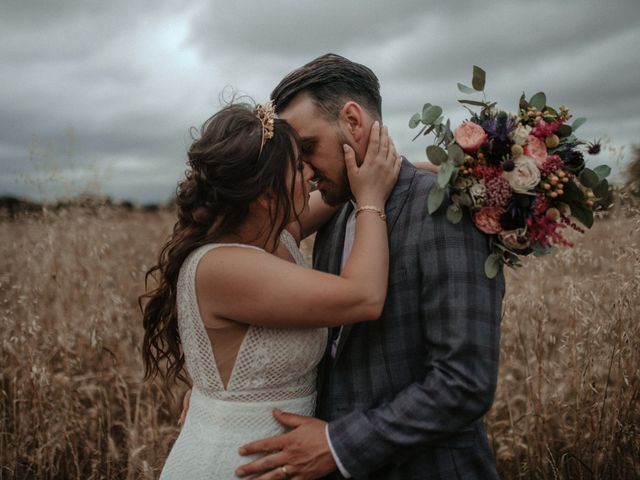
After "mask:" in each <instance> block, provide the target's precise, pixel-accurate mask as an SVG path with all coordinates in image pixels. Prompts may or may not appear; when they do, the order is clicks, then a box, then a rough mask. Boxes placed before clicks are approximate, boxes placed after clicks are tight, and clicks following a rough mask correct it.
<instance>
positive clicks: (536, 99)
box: [529, 92, 547, 111]
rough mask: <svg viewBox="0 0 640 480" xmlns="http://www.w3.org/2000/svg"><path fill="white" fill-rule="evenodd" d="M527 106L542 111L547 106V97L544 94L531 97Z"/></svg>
mask: <svg viewBox="0 0 640 480" xmlns="http://www.w3.org/2000/svg"><path fill="white" fill-rule="evenodd" d="M529 104H530V105H531V106H532V107H534V108H536V109H538V110H540V111H542V110H544V107H545V106H546V105H547V96H546V95H545V94H544V92H538V93H536V94H535V95H534V96H533V97H531V100H529Z"/></svg>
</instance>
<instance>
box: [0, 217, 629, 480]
mask: <svg viewBox="0 0 640 480" xmlns="http://www.w3.org/2000/svg"><path fill="white" fill-rule="evenodd" d="M610 217H611V218H608V219H607V220H603V221H600V222H599V223H598V224H597V225H596V226H595V227H594V228H593V230H592V231H591V232H589V233H588V234H587V235H586V236H585V237H584V238H581V239H579V240H578V242H577V245H576V248H574V249H572V250H565V251H562V252H557V253H556V254H554V255H552V256H550V257H547V258H545V259H541V260H535V261H530V262H529V264H528V266H527V268H526V269H524V270H520V271H519V277H515V276H512V275H510V274H507V277H508V293H507V297H506V300H505V316H504V320H503V333H502V359H501V361H502V364H501V371H500V382H499V386H498V392H497V395H496V400H495V404H494V407H493V409H492V411H491V412H490V414H489V415H488V417H487V425H488V430H489V432H490V435H491V439H492V442H493V446H494V449H495V451H496V456H497V460H498V465H499V470H500V472H501V474H502V477H503V478H616V479H617V478H638V477H640V432H639V428H640V398H639V395H640V392H639V388H640V373H639V369H638V366H639V365H640V299H639V297H640V235H639V232H640V213H639V212H638V209H637V208H635V207H633V206H630V205H626V206H625V207H623V208H620V209H618V210H617V211H615V212H614V213H613V214H611V215H610ZM172 222H173V219H172V215H171V213H168V212H163V211H158V212H141V211H135V210H134V211H125V210H121V209H117V208H113V207H108V208H107V207H104V208H98V209H89V210H87V209H83V208H80V207H78V208H73V207H70V208H66V209H63V210H60V211H58V212H48V213H45V214H37V215H33V214H32V215H27V216H24V217H22V218H18V219H16V220H9V219H6V218H5V219H3V220H0V238H1V239H2V243H1V247H0V255H1V258H2V263H1V264H0V302H1V303H2V309H1V313H0V314H1V317H2V335H1V337H0V338H1V340H2V347H1V349H0V382H1V386H0V406H1V408H0V479H23V478H60V479H63V478H64V479H76V478H82V479H92V478H107V479H111V478H155V477H156V476H157V474H158V472H159V469H160V467H161V465H162V462H163V460H164V458H165V456H166V454H167V452H168V449H169V448H170V445H171V442H172V441H173V439H174V438H175V435H176V433H177V428H176V425H175V423H176V422H175V420H176V418H177V417H176V415H177V413H176V412H177V409H178V405H177V404H176V402H175V401H172V400H171V398H170V396H168V394H167V392H165V391H164V390H163V389H162V388H161V387H160V386H158V385H150V384H142V383H141V382H140V380H141V376H142V375H141V372H142V365H141V359H140V340H141V333H142V332H141V324H140V315H139V312H138V309H137V303H136V297H137V295H139V294H140V293H141V292H142V288H143V285H142V278H143V272H144V271H145V270H146V269H147V268H148V267H149V266H150V265H151V264H152V262H153V261H154V259H155V255H156V253H157V250H158V247H159V245H160V244H161V242H162V241H163V239H164V238H165V236H166V235H167V234H168V232H169V230H170V227H171V224H172ZM307 248H308V245H307ZM174 394H175V396H176V397H180V396H181V390H180V388H176V389H175V391H174Z"/></svg>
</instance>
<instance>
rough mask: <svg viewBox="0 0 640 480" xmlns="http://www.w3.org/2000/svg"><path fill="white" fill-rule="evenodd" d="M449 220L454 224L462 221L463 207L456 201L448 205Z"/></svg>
mask: <svg viewBox="0 0 640 480" xmlns="http://www.w3.org/2000/svg"><path fill="white" fill-rule="evenodd" d="M447 220H449V221H450V222H451V223H454V224H455V223H460V220H462V209H461V208H460V207H459V206H458V205H456V204H455V203H452V204H451V205H449V206H448V207H447Z"/></svg>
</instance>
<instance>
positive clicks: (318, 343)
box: [160, 231, 327, 480]
mask: <svg viewBox="0 0 640 480" xmlns="http://www.w3.org/2000/svg"><path fill="white" fill-rule="evenodd" d="M281 241H282V243H283V244H284V245H285V246H286V247H287V249H288V250H289V252H290V253H291V255H292V257H293V258H294V259H295V261H296V263H297V264H299V265H305V261H304V258H303V256H302V254H301V253H300V250H299V249H298V248H297V246H296V244H295V241H293V238H292V237H291V235H290V234H289V233H288V232H286V231H285V232H283V235H282V236H281ZM223 246H236V247H241V248H255V249H258V248H257V247H252V246H250V245H243V244H209V245H204V246H202V247H200V248H198V249H197V250H195V251H194V252H192V253H191V254H190V255H189V257H187V259H186V260H185V262H184V264H183V266H182V268H181V270H180V275H179V278H178V293H177V307H178V325H179V330H180V338H181V341H182V345H183V349H184V355H185V361H186V368H187V371H188V372H189V375H190V376H191V379H192V380H193V391H192V394H191V403H190V407H189V412H188V414H187V418H186V420H185V423H184V426H183V427H182V431H181V432H180V435H179V437H178V439H177V440H176V442H175V444H174V446H173V448H172V450H171V453H170V454H169V457H168V458H167V461H166V463H165V465H164V468H163V470H162V474H161V477H160V478H161V479H162V480H169V479H180V480H185V479H193V480H199V479H221V480H222V479H224V480H228V479H233V478H236V477H235V474H234V471H235V470H236V468H237V467H239V466H240V465H242V464H245V463H248V462H249V461H250V460H252V459H253V458H256V457H252V456H248V457H241V456H240V455H238V448H239V447H240V446H242V445H244V444H245V443H248V442H250V441H252V440H258V439H261V438H264V437H270V436H273V435H279V434H282V433H284V432H285V430H284V428H283V427H282V426H281V425H280V424H279V423H278V422H276V420H275V419H274V418H273V415H272V410H273V408H275V407H277V408H279V409H281V410H283V411H287V412H293V413H298V414H301V415H313V414H314V410H315V381H316V366H317V364H318V363H319V362H320V359H321V358H322V355H323V353H324V350H325V346H326V341H327V329H325V328H321V329H275V328H266V327H260V326H254V325H251V326H249V328H248V330H247V331H246V334H245V336H244V338H243V340H242V343H241V345H240V349H239V351H238V354H237V357H236V361H235V364H234V365H233V369H232V371H231V376H230V377H229V381H228V384H227V386H226V388H225V387H224V384H223V382H222V379H221V376H220V373H219V371H218V368H217V365H216V360H215V358H214V354H213V349H212V346H211V341H210V339H209V336H208V335H207V332H206V330H205V327H204V324H203V322H202V318H201V317H200V312H199V309H198V302H197V298H196V289H195V274H196V268H197V266H198V262H199V261H200V259H202V257H203V256H204V255H205V253H207V252H208V251H210V250H211V249H213V248H218V247H223ZM258 250H260V249H258ZM295 294H296V292H291V295H295ZM246 301H247V302H251V297H248V298H247V299H246Z"/></svg>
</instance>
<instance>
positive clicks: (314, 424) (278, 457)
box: [236, 410, 336, 480]
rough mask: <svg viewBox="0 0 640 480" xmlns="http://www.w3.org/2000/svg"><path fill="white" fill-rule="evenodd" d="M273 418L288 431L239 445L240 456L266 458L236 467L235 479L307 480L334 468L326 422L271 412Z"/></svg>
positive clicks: (323, 474) (319, 476) (326, 473)
mask: <svg viewBox="0 0 640 480" xmlns="http://www.w3.org/2000/svg"><path fill="white" fill-rule="evenodd" d="M273 415H274V417H275V418H276V420H278V422H280V423H281V424H282V425H284V426H285V427H287V428H289V429H292V430H291V431H290V432H289V433H286V434H284V435H279V436H277V437H271V438H265V439H262V440H257V441H255V442H251V443H248V444H247V445H244V446H242V447H241V448H240V455H251V454H255V453H264V454H266V455H265V456H264V457H261V458H259V459H257V460H255V461H253V462H251V463H249V464H246V465H243V466H241V467H240V468H238V470H236V475H238V477H240V478H242V477H246V476H248V475H258V476H257V477H255V480H276V479H283V478H287V479H289V480H311V479H315V478H321V477H324V476H326V475H328V474H329V473H331V472H333V471H334V470H335V469H336V464H335V462H334V460H333V456H332V455H331V450H330V449H329V445H328V444H327V436H326V433H325V428H326V425H327V424H326V422H323V421H322V420H318V419H317V418H313V417H305V416H303V415H295V414H293V413H284V412H281V411H279V410H274V414H273ZM282 467H284V469H283V468H282Z"/></svg>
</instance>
